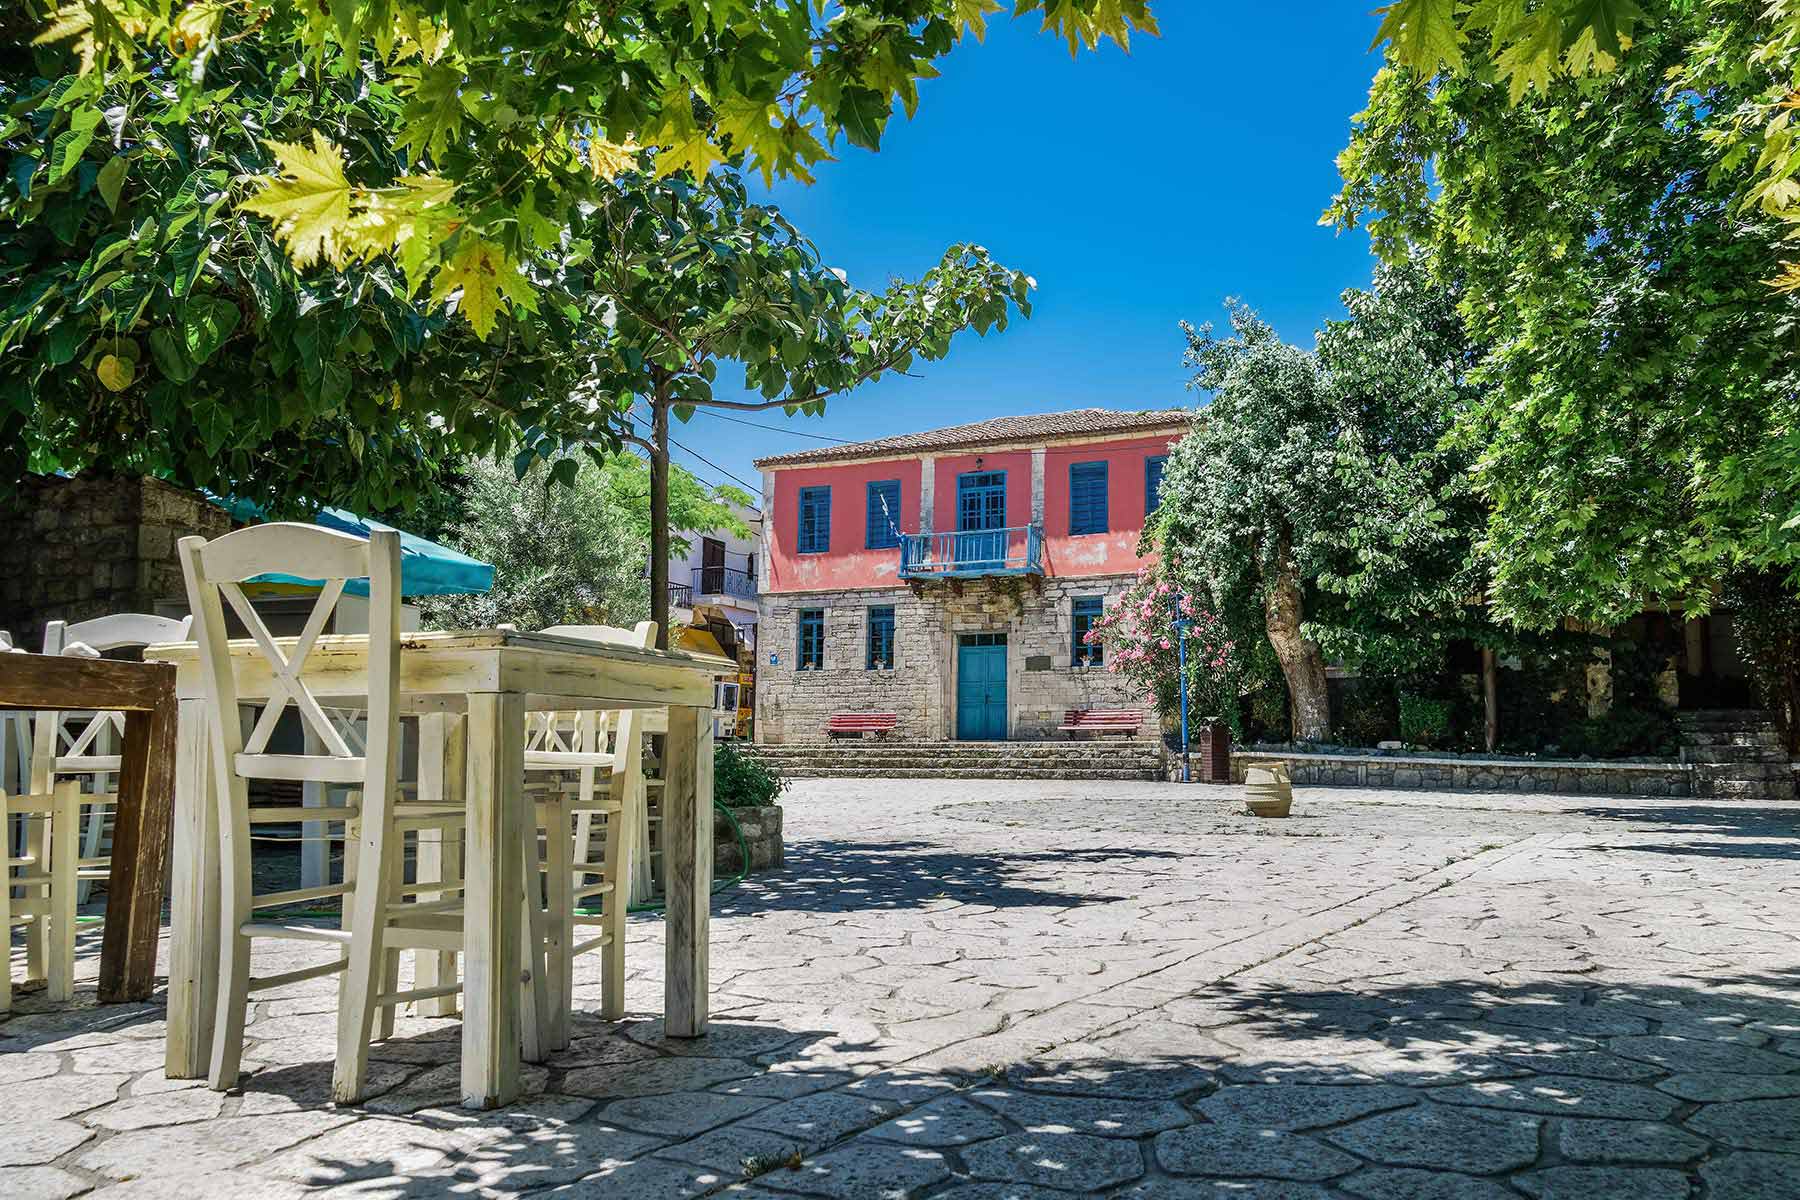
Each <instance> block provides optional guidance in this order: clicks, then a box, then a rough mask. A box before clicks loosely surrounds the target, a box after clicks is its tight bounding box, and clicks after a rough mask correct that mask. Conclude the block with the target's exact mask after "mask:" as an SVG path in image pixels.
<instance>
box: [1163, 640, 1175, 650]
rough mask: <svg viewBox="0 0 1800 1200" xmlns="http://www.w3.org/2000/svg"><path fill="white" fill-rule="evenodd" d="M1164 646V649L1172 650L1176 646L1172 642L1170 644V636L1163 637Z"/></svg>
mask: <svg viewBox="0 0 1800 1200" xmlns="http://www.w3.org/2000/svg"><path fill="white" fill-rule="evenodd" d="M1162 648H1163V649H1164V650H1170V649H1173V648H1174V647H1173V646H1172V645H1171V644H1170V642H1169V639H1168V638H1164V639H1163V640H1162Z"/></svg>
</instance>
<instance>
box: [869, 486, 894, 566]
mask: <svg viewBox="0 0 1800 1200" xmlns="http://www.w3.org/2000/svg"><path fill="white" fill-rule="evenodd" d="M866 533H867V535H866V536H865V537H864V539H863V545H864V546H865V547H867V548H868V549H870V550H891V549H893V548H894V547H895V546H898V545H899V544H900V481H899V480H898V479H878V480H875V481H874V482H872V483H870V484H869V520H868V529H867V531H866Z"/></svg>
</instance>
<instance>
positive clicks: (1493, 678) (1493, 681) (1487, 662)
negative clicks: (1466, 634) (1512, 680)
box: [1481, 646, 1500, 754]
mask: <svg viewBox="0 0 1800 1200" xmlns="http://www.w3.org/2000/svg"><path fill="white" fill-rule="evenodd" d="M1481 709H1482V714H1483V716H1484V717H1485V718H1486V719H1485V720H1484V721H1483V722H1482V724H1483V733H1484V736H1483V738H1482V743H1483V744H1484V745H1485V746H1486V747H1487V752H1488V753H1489V754H1492V753H1493V752H1494V749H1495V747H1497V746H1499V744H1500V663H1499V660H1498V659H1497V658H1496V657H1495V655H1494V652H1493V650H1491V649H1490V648H1488V647H1486V646H1483V647H1482V648H1481Z"/></svg>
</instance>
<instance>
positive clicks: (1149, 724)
mask: <svg viewBox="0 0 1800 1200" xmlns="http://www.w3.org/2000/svg"><path fill="white" fill-rule="evenodd" d="M1131 580H1132V576H1130V575H1112V576H1090V577H1085V578H1071V579H1047V580H1046V579H1035V580H1034V579H1031V578H1017V577H1005V578H990V579H969V580H963V581H961V582H960V583H947V582H938V581H934V582H930V583H924V584H920V585H917V586H916V587H896V588H869V589H858V590H853V591H841V592H788V593H764V595H763V597H762V622H761V629H760V642H759V645H758V661H757V668H756V669H757V692H756V733H757V740H758V741H761V742H769V743H776V744H781V743H791V742H808V741H823V740H825V739H826V737H827V734H826V731H825V726H826V722H827V721H828V720H830V718H831V716H832V714H833V713H841V712H892V713H895V714H897V715H898V716H899V727H898V728H897V729H896V730H895V733H894V736H895V737H896V738H920V739H928V740H935V739H940V738H953V737H955V735H956V731H955V723H956V647H957V644H958V638H959V637H960V636H961V635H963V634H973V633H1004V634H1005V635H1006V638H1007V647H1006V650H1007V654H1006V658H1007V679H1006V694H1007V706H1008V710H1009V716H1008V733H1009V736H1010V737H1013V738H1019V739H1031V738H1045V737H1055V736H1057V733H1056V727H1057V726H1058V725H1060V724H1062V719H1063V713H1064V711H1065V710H1067V709H1071V708H1136V709H1140V710H1143V711H1145V713H1146V717H1145V723H1144V726H1143V728H1142V729H1141V730H1140V734H1139V736H1140V737H1143V738H1152V739H1153V738H1155V737H1156V733H1157V728H1156V719H1155V716H1154V714H1153V712H1152V711H1151V706H1150V705H1149V703H1148V701H1147V699H1146V698H1145V697H1142V696H1138V695H1135V694H1134V693H1133V691H1132V689H1131V688H1129V687H1128V686H1127V685H1126V684H1125V681H1124V680H1123V679H1122V678H1121V677H1120V676H1118V675H1115V674H1114V673H1112V672H1111V671H1108V670H1106V669H1105V668H1104V667H1088V666H1081V667H1077V666H1074V665H1073V664H1072V658H1073V653H1072V651H1073V632H1072V621H1073V617H1072V613H1071V609H1072V604H1073V601H1074V599H1075V597H1077V596H1096V595H1098V596H1102V597H1104V598H1105V603H1106V605H1107V606H1108V607H1111V605H1112V604H1113V603H1114V602H1115V601H1116V599H1117V597H1118V596H1119V594H1120V593H1121V592H1123V591H1124V590H1125V589H1126V588H1127V587H1128V586H1130V583H1131ZM881 605H891V606H893V609H894V658H895V663H894V666H893V668H892V669H888V670H869V669H868V668H867V662H868V612H869V609H870V608H873V607H877V606H881ZM815 608H816V609H822V610H823V611H824V616H825V666H824V669H822V670H808V671H797V670H795V660H796V649H797V647H798V639H799V634H798V617H799V613H800V611H801V610H803V609H815Z"/></svg>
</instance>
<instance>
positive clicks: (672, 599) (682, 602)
mask: <svg viewBox="0 0 1800 1200" xmlns="http://www.w3.org/2000/svg"><path fill="white" fill-rule="evenodd" d="M669 607H670V608H692V607H694V589H693V588H691V587H689V586H688V585H687V584H685V583H671V584H670V585H669Z"/></svg>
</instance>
